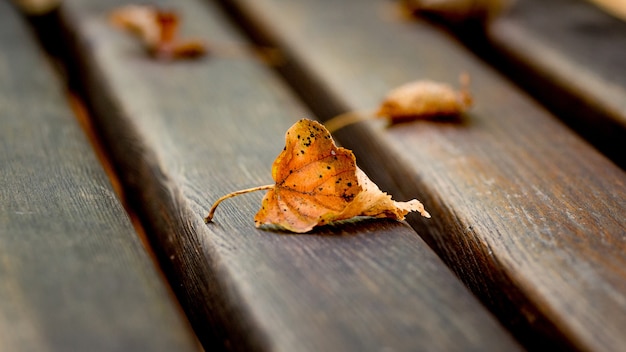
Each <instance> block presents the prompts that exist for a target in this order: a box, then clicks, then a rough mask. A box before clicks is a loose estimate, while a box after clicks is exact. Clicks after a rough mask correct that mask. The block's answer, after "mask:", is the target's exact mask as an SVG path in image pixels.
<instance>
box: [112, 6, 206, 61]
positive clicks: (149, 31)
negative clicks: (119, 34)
mask: <svg viewBox="0 0 626 352" xmlns="http://www.w3.org/2000/svg"><path fill="white" fill-rule="evenodd" d="M110 21H111V23H112V24H113V25H114V26H116V27H119V28H122V29H124V30H127V31H129V32H131V33H133V34H135V35H137V36H138V37H139V38H140V40H141V41H142V42H143V44H144V45H145V47H146V49H147V50H148V52H149V53H150V54H152V55H153V56H154V57H156V58H158V59H166V60H169V59H180V58H193V57H198V56H202V55H204V54H206V51H207V50H206V46H205V44H204V43H203V42H202V41H200V40H195V39H192V40H187V39H185V40H182V39H180V38H178V29H179V25H180V17H179V16H178V14H176V13H175V12H174V11H169V10H164V9H160V8H158V7H155V6H148V5H127V6H123V7H120V8H118V9H117V10H115V11H113V12H112V13H111V16H110Z"/></svg>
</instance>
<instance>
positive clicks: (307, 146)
mask: <svg viewBox="0 0 626 352" xmlns="http://www.w3.org/2000/svg"><path fill="white" fill-rule="evenodd" d="M285 139H286V146H285V148H284V149H283V151H282V152H281V153H280V154H279V155H278V157H277V158H276V160H275V161H274V164H273V165H272V177H273V179H274V181H275V184H273V185H265V186H259V187H254V188H249V189H245V190H241V191H236V192H232V193H229V194H227V195H225V196H223V197H221V198H219V199H218V200H217V201H215V203H214V204H213V206H212V207H211V210H210V211H209V215H207V217H206V218H205V219H204V220H205V222H206V223H209V222H211V221H212V219H213V214H214V213H215V210H216V209H217V206H218V205H219V204H220V203H221V202H222V201H223V200H225V199H228V198H232V197H234V196H237V195H241V194H244V193H249V192H254V191H259V190H269V191H268V192H267V194H266V195H265V197H264V198H263V202H262V205H261V209H260V210H259V212H258V213H257V214H256V216H255V217H254V222H255V225H256V227H261V226H263V225H277V226H280V227H282V228H284V229H286V230H289V231H292V232H297V233H304V232H308V231H310V230H311V229H313V228H314V227H315V226H319V225H326V224H328V223H331V222H334V221H339V220H345V219H350V218H353V217H356V216H370V217H376V218H390V219H396V220H403V219H404V217H405V215H406V214H408V213H409V212H412V211H419V212H420V214H421V215H422V216H424V217H427V218H430V214H428V212H427V211H426V210H425V209H424V206H423V205H422V203H420V202H419V201H418V200H416V199H413V200H410V201H408V202H396V201H394V200H392V199H391V196H390V195H388V194H387V193H384V192H382V191H381V190H380V189H379V188H378V187H377V186H376V184H375V183H374V182H372V181H371V180H370V179H369V178H368V177H367V175H365V173H364V172H363V171H361V169H359V168H358V167H357V166H356V159H355V157H354V154H353V153H352V151H350V150H348V149H346V148H342V147H337V146H336V145H335V142H334V141H333V139H332V137H331V136H330V132H328V130H326V128H324V126H323V125H321V124H320V123H318V122H315V121H312V120H307V119H302V120H300V121H298V122H297V123H295V124H294V125H293V126H291V128H290V129H289V130H288V131H287V134H286V136H285Z"/></svg>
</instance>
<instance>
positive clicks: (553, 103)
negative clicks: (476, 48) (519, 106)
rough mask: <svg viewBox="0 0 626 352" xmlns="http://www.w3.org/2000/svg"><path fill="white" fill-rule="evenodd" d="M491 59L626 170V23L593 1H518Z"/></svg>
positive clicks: (491, 35)
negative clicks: (604, 10) (597, 6)
mask: <svg viewBox="0 0 626 352" xmlns="http://www.w3.org/2000/svg"><path fill="white" fill-rule="evenodd" d="M486 40H487V42H488V44H487V46H488V48H486V50H487V51H488V52H487V53H486V55H489V56H491V57H492V59H493V60H494V61H495V62H497V63H498V64H499V65H501V66H502V67H503V69H505V70H506V71H507V72H510V74H511V76H512V77H513V78H514V79H515V80H517V81H519V82H520V83H521V84H523V85H524V86H525V87H527V89H528V90H529V91H531V92H533V94H535V95H537V97H538V98H539V99H541V101H542V102H544V104H546V105H547V106H549V107H550V108H552V109H554V110H555V111H556V112H557V113H558V114H559V115H560V116H561V117H562V118H563V120H564V121H565V122H566V123H568V124H570V125H571V126H572V127H573V128H574V129H576V130H577V131H578V132H579V133H580V134H581V135H583V136H585V137H586V138H587V139H589V140H590V141H591V142H592V143H593V144H594V145H597V146H598V148H599V149H600V150H602V151H603V152H604V153H605V154H606V155H608V156H610V157H611V159H613V160H614V161H615V162H616V163H617V164H618V165H620V166H621V167H622V168H626V155H625V154H624V152H623V151H624V150H626V64H624V63H625V62H626V22H624V21H621V20H619V19H618V18H615V17H613V16H611V15H609V14H608V13H605V12H603V11H602V10H601V9H599V8H596V7H595V6H594V5H593V4H591V3H589V2H586V1H571V0H556V1H550V2H548V3H546V2H545V1H540V0H525V1H518V2H516V3H515V5H514V6H513V7H512V8H511V10H510V11H509V12H508V13H507V14H506V16H504V17H503V18H501V19H499V20H498V21H496V22H495V23H493V24H492V25H491V26H490V27H489V28H488V31H487V38H486Z"/></svg>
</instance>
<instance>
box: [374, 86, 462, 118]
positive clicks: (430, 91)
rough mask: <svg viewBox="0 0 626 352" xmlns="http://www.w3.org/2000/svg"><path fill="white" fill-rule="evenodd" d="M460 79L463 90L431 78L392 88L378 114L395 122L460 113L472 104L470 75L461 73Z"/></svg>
mask: <svg viewBox="0 0 626 352" xmlns="http://www.w3.org/2000/svg"><path fill="white" fill-rule="evenodd" d="M461 83H462V86H463V87H462V88H461V90H460V91H456V90H454V89H453V88H452V87H450V86H449V85H447V84H444V83H439V82H434V81H428V80H423V81H416V82H411V83H407V84H405V85H402V86H400V87H398V88H396V89H394V90H392V91H391V92H389V94H388V95H387V96H386V97H385V99H384V100H383V102H382V103H381V105H380V107H379V108H378V112H377V113H376V115H377V116H379V117H383V118H390V119H391V121H392V122H399V121H405V120H415V119H420V118H423V119H426V118H434V117H449V116H457V115H459V114H461V113H463V112H465V111H466V110H467V109H468V108H469V107H470V106H471V105H472V98H471V96H470V94H469V92H468V89H467V86H468V85H469V76H468V75H462V76H461Z"/></svg>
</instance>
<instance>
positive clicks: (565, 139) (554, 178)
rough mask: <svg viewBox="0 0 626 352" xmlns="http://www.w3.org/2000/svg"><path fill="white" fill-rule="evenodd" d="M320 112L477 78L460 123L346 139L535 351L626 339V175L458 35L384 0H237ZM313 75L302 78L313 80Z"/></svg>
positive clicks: (355, 130) (360, 129)
mask: <svg viewBox="0 0 626 352" xmlns="http://www.w3.org/2000/svg"><path fill="white" fill-rule="evenodd" d="M228 3H229V4H234V5H231V7H230V9H231V11H232V12H233V13H234V14H235V15H236V16H238V17H239V19H240V20H241V21H244V22H247V23H248V26H249V28H248V29H249V32H250V33H252V34H254V35H256V36H257V38H258V39H259V40H261V41H266V42H273V43H276V44H278V45H279V46H280V47H282V48H284V49H285V52H286V57H287V64H286V66H284V67H283V68H282V69H281V72H282V73H283V74H284V75H285V77H286V78H287V79H289V80H291V82H292V83H293V84H294V85H296V86H297V87H299V89H300V92H301V95H302V96H303V97H304V98H305V99H307V101H308V102H309V103H310V104H311V106H312V107H313V108H314V109H315V110H316V111H317V112H318V113H319V114H320V115H322V116H323V117H324V118H329V117H330V116H332V115H333V114H338V113H341V112H344V111H346V110H357V111H359V110H371V109H373V108H375V107H376V106H377V104H378V103H379V102H380V101H381V100H382V98H383V97H384V95H385V94H386V92H387V91H389V90H391V89H392V88H394V87H396V86H398V85H400V84H402V83H405V82H407V81H411V80H416V79H432V80H437V81H443V82H447V83H450V84H452V85H455V84H456V82H458V76H459V74H460V73H461V72H468V73H469V74H470V75H471V77H472V87H471V91H472V93H473V95H474V97H475V106H474V107H473V108H472V110H471V111H470V112H469V113H468V114H467V115H466V116H464V117H463V118H462V119H460V120H459V121H448V122H436V121H432V122H428V121H421V122H414V123H405V124H400V125H396V126H390V127H388V126H386V125H385V123H383V122H381V121H370V122H363V123H361V124H358V125H355V126H352V127H347V128H345V129H344V130H343V131H339V132H338V133H337V135H338V137H339V139H340V140H341V141H342V143H344V144H345V145H347V146H348V147H350V148H352V149H354V150H355V151H356V152H357V155H358V158H360V159H359V160H360V162H361V165H362V166H364V167H365V169H366V170H367V172H368V173H369V174H371V175H372V176H373V177H374V178H375V179H376V180H377V181H378V182H379V184H382V185H383V187H385V188H387V189H389V190H391V191H393V192H394V193H396V194H401V195H402V196H404V197H412V196H415V195H418V198H423V199H425V200H426V203H427V208H428V209H432V210H433V212H432V215H433V218H432V219H430V220H424V219H420V218H419V216H417V217H416V216H412V217H410V218H409V222H410V223H411V224H412V226H413V227H414V228H415V229H417V231H418V233H419V234H420V235H421V236H423V237H424V238H425V240H426V241H427V242H428V243H429V244H430V245H431V246H432V247H433V248H435V250H436V251H437V252H438V253H439V254H440V255H441V256H442V257H443V258H444V259H445V260H446V262H447V263H448V264H449V265H450V266H451V267H452V268H453V269H454V270H455V272H456V273H457V274H458V276H459V277H460V278H462V279H463V280H464V281H465V282H466V284H467V285H468V286H469V287H471V288H472V289H473V290H474V292H476V293H477V294H478V295H479V296H480V297H481V298H482V299H483V301H484V303H485V304H486V305H488V306H489V307H491V309H492V310H493V311H494V312H495V313H496V314H498V315H499V317H500V318H501V320H502V321H503V322H504V323H505V324H506V325H507V326H509V327H510V328H511V329H512V331H513V332H514V333H515V334H516V335H517V336H518V337H519V338H520V339H522V341H523V342H524V343H525V344H526V345H527V346H528V347H536V348H539V347H543V348H546V347H560V348H574V349H582V350H606V351H608V350H615V351H617V350H620V349H622V348H623V346H625V345H626V335H625V334H624V333H623V331H624V328H626V300H625V299H624V297H625V296H626V271H625V270H624V268H625V267H626V256H625V255H624V253H626V236H625V233H626V223H625V221H624V216H623V214H624V213H625V211H626V193H625V190H626V188H625V187H624V186H625V183H626V175H625V174H624V172H623V171H622V170H620V169H619V168H618V167H616V166H615V165H614V164H613V163H611V162H610V161H609V160H608V159H606V158H605V157H604V156H602V155H601V154H599V153H598V152H597V151H595V150H594V149H593V148H591V147H590V146H589V145H588V144H587V143H585V142H584V141H583V140H581V139H580V138H579V137H577V136H576V135H575V134H574V133H572V132H571V131H570V130H569V129H567V128H566V127H565V126H564V125H562V124H561V123H560V122H559V121H558V120H557V119H556V118H555V117H554V116H552V115H550V114H549V113H548V112H547V111H546V110H545V109H544V108H542V107H541V106H539V105H538V104H537V103H536V102H534V101H533V100H532V99H530V98H529V97H528V96H526V95H525V94H524V93H523V92H521V91H520V90H518V89H516V88H515V87H514V86H512V85H511V84H510V83H509V82H508V81H507V80H506V78H503V77H501V76H499V75H498V74H497V73H496V72H495V71H493V70H492V69H490V68H489V67H487V66H485V65H484V64H483V63H482V62H480V61H478V60H477V59H476V58H475V57H474V56H472V55H471V54H470V53H468V52H467V51H466V50H465V49H464V48H463V47H462V46H461V45H459V44H458V42H457V41H455V39H454V38H452V37H451V36H450V35H449V34H448V33H446V32H443V31H441V30H439V29H437V28H435V27H433V26H432V25H431V24H430V23H427V22H423V21H420V20H416V21H405V20H402V19H401V17H400V16H399V15H398V13H397V10H398V9H397V7H396V5H397V4H396V3H394V2H388V1H374V0H372V1H362V0H361V1H356V0H355V1H342V2H337V1H331V0H325V1H324V0H320V1H297V0H296V1H293V0H292V1H278V0H249V1H247V0H238V1H231V2H228ZM303 78H304V79H306V81H303Z"/></svg>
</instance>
